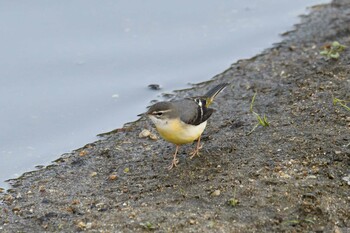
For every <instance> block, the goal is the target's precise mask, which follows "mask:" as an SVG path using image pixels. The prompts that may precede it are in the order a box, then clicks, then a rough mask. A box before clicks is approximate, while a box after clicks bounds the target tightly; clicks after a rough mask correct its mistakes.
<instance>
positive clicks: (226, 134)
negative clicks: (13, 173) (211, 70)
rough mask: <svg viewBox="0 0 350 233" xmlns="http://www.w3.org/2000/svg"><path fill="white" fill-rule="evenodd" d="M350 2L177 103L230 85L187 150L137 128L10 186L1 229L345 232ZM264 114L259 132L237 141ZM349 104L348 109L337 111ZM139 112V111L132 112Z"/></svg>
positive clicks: (339, 2) (308, 19)
mask: <svg viewBox="0 0 350 233" xmlns="http://www.w3.org/2000/svg"><path fill="white" fill-rule="evenodd" d="M333 41H339V42H340V43H342V44H345V45H347V46H350V1H348V0H336V1H334V2H333V3H332V4H329V5H322V6H317V7H314V8H313V11H312V13H311V14H310V15H308V16H304V17H302V23H301V24H300V25H297V26H296V30H295V31H292V32H289V33H286V35H285V36H284V40H283V42H282V43H280V44H277V45H275V47H274V48H272V49H269V50H266V51H265V52H264V53H263V54H261V55H259V56H256V57H254V58H251V59H249V60H242V61H239V62H237V63H236V64H233V65H232V67H231V68H230V69H228V70H226V71H225V72H223V73H222V74H220V75H218V76H216V77H215V78H214V79H213V80H211V81H209V82H206V83H201V84H198V85H196V86H195V87H194V88H193V89H190V90H183V91H178V92H176V93H177V96H178V97H182V96H195V95H199V94H203V93H205V92H206V91H207V90H208V89H209V88H211V87H213V86H214V85H216V84H218V83H222V82H229V83H231V85H230V86H229V87H228V88H226V89H225V91H224V92H223V93H221V94H220V95H219V96H218V97H217V99H216V103H214V107H215V108H216V109H217V111H216V112H215V113H214V115H213V116H212V117H211V118H210V119H209V124H208V127H207V129H206V130H205V133H204V135H203V143H204V147H203V149H202V151H201V156H200V157H195V158H194V159H192V160H190V159H189V157H188V156H187V152H188V151H189V150H190V149H192V148H193V147H194V145H186V146H183V147H181V150H180V151H181V152H180V155H179V158H180V163H179V166H178V167H177V168H175V169H172V170H170V171H168V170H167V169H165V167H166V166H167V165H169V164H170V162H171V159H172V156H171V154H172V153H173V152H174V146H173V145H170V144H169V143H167V142H165V141H163V140H161V139H159V140H152V139H149V138H140V137H139V133H140V132H141V131H142V130H143V129H149V130H151V131H152V132H153V133H155V131H154V129H153V127H152V125H151V123H150V122H149V121H148V120H145V119H142V120H140V121H138V122H134V123H130V124H129V125H127V126H125V127H124V128H123V129H120V130H117V131H116V132H114V133H112V134H110V135H108V136H106V137H105V138H104V139H103V140H100V141H97V142H95V143H91V144H88V145H86V146H85V147H83V148H81V149H78V150H76V151H74V152H73V153H71V154H65V155H62V156H61V158H59V159H58V160H57V161H56V162H55V163H54V164H53V165H51V166H48V167H46V168H43V169H41V170H39V171H33V172H30V173H26V174H24V175H23V176H22V177H20V178H19V179H16V180H13V181H12V185H13V188H12V189H10V190H8V192H6V193H3V194H1V195H0V198H1V199H2V203H1V204H0V231H1V232H42V231H47V232H52V231H62V232H73V231H80V230H86V231H91V232H143V231H155V232H350V186H349V181H348V180H347V179H349V176H350V169H349V167H350V166H349V164H350V112H349V111H348V110H346V108H344V107H342V106H340V105H339V104H337V105H333V98H334V97H336V98H339V99H343V100H350V66H349V65H350V53H349V51H350V48H348V49H347V50H345V51H344V52H343V53H341V54H340V58H339V59H338V60H335V59H331V60H327V59H325V58H324V57H322V56H320V55H319V52H320V50H321V47H322V46H323V45H324V44H325V43H330V42H333ZM255 92H257V96H256V100H255V103H254V109H253V110H254V111H255V112H256V113H259V114H260V115H261V116H263V115H264V114H265V115H266V117H267V120H268V121H269V122H270V126H269V127H262V126H260V127H258V128H257V129H256V130H255V131H253V132H252V134H250V135H249V136H247V133H248V132H249V131H251V129H252V128H253V127H254V126H255V125H256V123H257V120H256V117H255V115H254V114H252V113H251V112H250V103H251V100H252V97H253V95H254V93H255ZM348 106H349V104H348ZM140 111H142V109H140Z"/></svg>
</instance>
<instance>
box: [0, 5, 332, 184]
mask: <svg viewBox="0 0 350 233" xmlns="http://www.w3.org/2000/svg"><path fill="white" fill-rule="evenodd" d="M326 2H329V1H326V0H293V1H290V0H250V1H242V0H222V1H209V0H201V1H199V0H197V1H185V0H179V1H162V0H150V1H147V3H146V2H145V1H122V0H120V1H114V0H113V1H112V0H105V1H93V0H76V1H68V0H62V1H44V0H35V1H2V2H1V3H0V51H1V53H0V111H1V112H0V113H1V114H0V156H1V163H0V187H1V186H3V187H4V186H5V185H6V184H5V183H4V182H3V181H4V180H6V179H9V178H13V177H17V176H18V175H20V174H21V173H23V172H25V171H30V170H33V169H34V166H35V165H39V164H43V165H47V164H49V163H50V162H51V161H52V160H54V159H56V158H58V157H59V156H60V155H61V154H62V153H65V152H69V151H71V150H73V149H76V148H79V147H81V146H83V145H85V144H86V143H88V142H92V141H94V140H96V136H95V135H96V134H98V133H102V132H106V131H110V130H113V129H115V128H118V127H121V126H122V125H123V124H124V123H126V122H130V121H133V120H136V119H137V117H136V115H137V114H138V113H140V112H143V111H144V110H145V106H147V104H148V103H149V101H150V100H152V99H155V98H159V95H160V93H161V92H169V91H171V90H174V89H180V88H185V87H188V83H196V82H201V81H205V80H208V79H210V78H211V77H213V76H215V75H216V74H218V73H220V72H222V71H223V70H225V69H227V68H228V67H229V66H230V64H231V63H234V62H235V61H237V60H238V59H244V58H249V57H251V56H254V55H256V54H257V53H259V52H261V51H262V50H263V49H265V48H268V47H270V46H271V45H272V44H273V43H276V42H279V41H280V40H281V38H280V37H279V34H280V33H282V32H285V31H287V30H291V29H292V28H293V27H292V25H293V24H295V23H298V22H299V21H300V19H299V18H298V15H300V14H305V13H307V7H308V6H312V5H315V4H320V3H326ZM151 83H157V84H160V85H161V86H162V87H163V89H162V90H161V91H158V92H156V91H151V90H149V89H148V88H147V85H148V84H151Z"/></svg>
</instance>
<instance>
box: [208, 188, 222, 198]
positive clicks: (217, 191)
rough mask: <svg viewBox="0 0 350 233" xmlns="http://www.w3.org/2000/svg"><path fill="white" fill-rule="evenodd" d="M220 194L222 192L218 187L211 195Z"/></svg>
mask: <svg viewBox="0 0 350 233" xmlns="http://www.w3.org/2000/svg"><path fill="white" fill-rule="evenodd" d="M220 194H221V192H220V190H219V189H217V190H215V191H214V192H212V193H211V194H210V195H211V196H213V197H217V196H219V195H220Z"/></svg>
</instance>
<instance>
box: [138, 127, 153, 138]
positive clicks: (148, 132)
mask: <svg viewBox="0 0 350 233" xmlns="http://www.w3.org/2000/svg"><path fill="white" fill-rule="evenodd" d="M150 134H151V132H150V131H149V130H148V129H144V130H142V131H141V133H140V134H139V138H147V137H148V136H149V135H150Z"/></svg>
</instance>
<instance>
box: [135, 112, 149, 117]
mask: <svg viewBox="0 0 350 233" xmlns="http://www.w3.org/2000/svg"><path fill="white" fill-rule="evenodd" d="M146 115H147V113H146V112H144V113H141V114H138V115H137V116H138V117H143V116H146Z"/></svg>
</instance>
